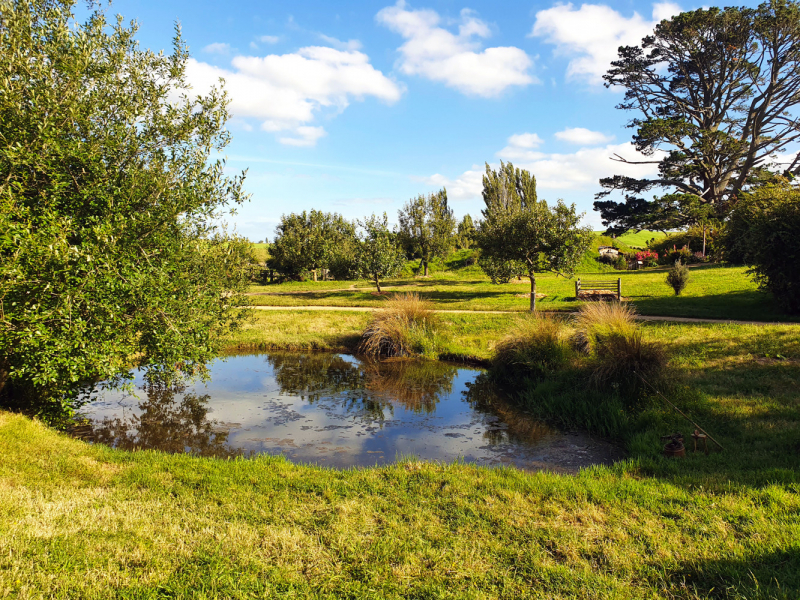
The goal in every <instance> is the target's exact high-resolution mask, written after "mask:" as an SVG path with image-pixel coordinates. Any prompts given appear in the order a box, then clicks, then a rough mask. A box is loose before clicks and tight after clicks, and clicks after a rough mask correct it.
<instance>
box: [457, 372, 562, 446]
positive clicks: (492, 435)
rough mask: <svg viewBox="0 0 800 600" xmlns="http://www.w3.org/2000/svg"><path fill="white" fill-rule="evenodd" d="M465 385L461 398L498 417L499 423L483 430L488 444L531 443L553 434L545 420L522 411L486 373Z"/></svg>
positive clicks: (478, 409)
mask: <svg viewBox="0 0 800 600" xmlns="http://www.w3.org/2000/svg"><path fill="white" fill-rule="evenodd" d="M466 385H467V390H466V391H465V392H464V393H463V394H464V400H466V401H467V402H468V403H469V405H470V406H471V407H472V409H473V410H475V411H477V412H479V413H483V414H489V415H492V416H494V417H495V418H497V419H498V422H499V424H500V426H498V427H489V428H488V429H487V430H486V431H484V433H483V437H484V438H486V439H487V440H488V441H489V442H490V443H492V444H499V443H501V442H505V441H511V442H524V443H531V442H535V441H536V440H540V439H542V438H544V437H547V436H548V435H552V434H553V430H552V429H551V428H550V427H548V426H547V425H546V424H545V423H543V422H542V421H540V420H538V419H536V418H535V417H533V416H532V415H530V414H527V413H524V412H522V411H521V410H520V407H519V406H514V405H512V404H511V403H510V402H509V401H508V399H507V398H506V397H505V396H504V395H503V394H502V393H501V392H500V391H499V390H498V389H497V386H496V385H495V384H493V383H492V382H491V380H490V379H489V376H488V375H487V374H486V373H481V374H480V375H478V376H477V377H476V378H475V381H473V382H471V383H469V382H468V383H467V384H466Z"/></svg>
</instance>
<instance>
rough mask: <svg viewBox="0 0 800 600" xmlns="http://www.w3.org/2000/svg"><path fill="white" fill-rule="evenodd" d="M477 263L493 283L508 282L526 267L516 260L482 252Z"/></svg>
mask: <svg viewBox="0 0 800 600" xmlns="http://www.w3.org/2000/svg"><path fill="white" fill-rule="evenodd" d="M478 265H479V266H480V268H481V269H482V270H483V272H484V273H486V275H487V276H488V277H489V279H491V280H492V283H494V284H495V285H498V284H503V283H508V282H509V281H511V280H512V279H514V277H517V276H518V275H521V274H522V273H524V272H525V271H526V270H527V269H526V268H525V265H524V264H523V263H521V262H519V261H517V260H502V259H500V258H497V257H495V256H492V255H485V254H482V255H481V257H480V258H479V259H478Z"/></svg>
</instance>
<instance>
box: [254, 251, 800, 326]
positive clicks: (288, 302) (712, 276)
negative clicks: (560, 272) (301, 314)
mask: <svg viewBox="0 0 800 600" xmlns="http://www.w3.org/2000/svg"><path fill="white" fill-rule="evenodd" d="M745 271H746V268H744V267H730V266H716V265H702V266H698V267H693V268H692V269H691V277H690V279H689V284H688V286H687V288H686V290H685V291H684V292H683V293H682V294H681V295H680V296H675V294H674V292H673V291H672V289H671V288H670V287H669V286H668V285H667V284H666V282H665V279H666V275H667V273H666V269H665V268H661V269H652V270H651V269H646V270H641V271H613V272H610V273H606V274H603V275H597V274H579V275H577V276H576V277H582V278H583V279H598V278H601V279H608V280H616V279H617V278H618V277H619V278H621V279H622V293H623V296H625V297H626V298H628V300H629V301H630V302H631V303H633V304H634V305H635V307H636V309H637V310H638V311H639V312H640V313H641V314H644V315H663V316H674V317H696V318H712V319H738V320H755V321H798V320H800V318H798V317H796V316H795V317H792V316H789V315H786V314H785V313H783V312H782V311H781V310H780V308H779V307H778V306H777V304H776V303H775V302H774V300H773V299H772V297H771V296H770V295H769V294H766V293H763V292H760V291H759V290H758V289H757V288H756V285H755V283H753V281H752V280H751V279H750V278H749V277H748V276H747V275H746V274H745ZM351 286H355V289H350V288H351ZM382 288H384V289H385V290H386V291H388V292H392V291H402V292H406V291H409V292H410V291H413V292H416V293H418V294H420V296H422V297H423V298H425V299H426V300H429V301H431V302H432V303H433V305H434V308H436V309H455V310H503V311H525V310H527V307H528V299H527V298H525V297H523V295H524V294H525V293H528V292H529V291H530V283H529V282H528V280H527V279H522V280H519V281H513V282H511V283H509V284H505V285H493V284H492V283H491V282H490V281H489V280H488V278H486V277H484V276H482V275H481V276H476V275H474V274H468V275H465V274H462V273H461V272H459V271H455V272H449V273H436V274H434V276H432V277H428V278H406V279H393V280H388V281H387V282H385V285H384V284H382ZM251 291H253V292H259V293H267V294H269V295H254V296H250V297H249V301H250V302H251V304H253V305H261V306H304V305H311V306H381V304H382V303H383V302H384V298H383V297H379V296H376V295H375V294H374V293H373V292H374V286H370V285H369V284H368V283H367V282H335V281H325V282H292V283H287V284H281V285H269V286H253V287H252V288H251ZM537 291H538V292H540V293H544V294H546V297H545V298H542V299H540V300H538V301H537V304H538V306H539V307H540V308H541V309H542V310H556V311H574V310H577V308H578V307H579V306H580V304H581V303H580V302H576V301H575V300H574V297H575V282H574V280H570V279H564V278H563V277H556V276H555V275H552V274H543V275H540V276H538V277H537Z"/></svg>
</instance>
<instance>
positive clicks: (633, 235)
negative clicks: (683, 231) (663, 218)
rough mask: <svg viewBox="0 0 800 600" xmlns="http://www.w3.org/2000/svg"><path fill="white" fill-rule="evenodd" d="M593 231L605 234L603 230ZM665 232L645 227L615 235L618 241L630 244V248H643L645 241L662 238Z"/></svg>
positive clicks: (601, 234) (645, 244)
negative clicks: (640, 229) (637, 230)
mask: <svg viewBox="0 0 800 600" xmlns="http://www.w3.org/2000/svg"><path fill="white" fill-rule="evenodd" d="M595 233H596V234H597V235H599V236H605V232H604V231H595ZM665 235H666V234H665V233H663V232H661V231H649V230H647V229H643V230H642V231H639V232H636V231H629V232H628V233H626V234H623V235H619V236H617V237H616V240H617V241H618V242H621V243H623V244H625V245H626V246H630V247H631V248H644V247H645V246H647V242H649V241H650V240H651V239H652V238H656V239H658V238H662V237H664V236H665Z"/></svg>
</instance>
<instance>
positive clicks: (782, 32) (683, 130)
mask: <svg viewBox="0 0 800 600" xmlns="http://www.w3.org/2000/svg"><path fill="white" fill-rule="evenodd" d="M604 79H605V80H606V85H607V86H608V87H612V86H613V87H616V86H619V87H622V88H624V89H625V98H624V100H623V102H622V103H620V104H619V106H618V108H620V109H622V110H627V111H633V112H635V113H637V116H635V117H634V118H633V119H632V120H631V121H630V123H629V127H631V128H633V129H635V130H636V133H635V134H634V136H633V144H634V145H635V147H636V149H637V150H638V151H640V152H641V153H643V154H644V155H645V156H646V157H649V158H647V159H645V160H643V161H628V160H624V159H621V158H619V157H618V159H619V160H620V162H624V163H636V164H647V163H650V164H653V165H655V166H657V169H658V174H657V175H655V176H653V177H646V178H635V177H626V176H622V175H615V176H613V177H608V178H605V179H601V180H600V183H601V185H602V186H603V187H604V188H605V190H604V191H602V192H600V193H599V194H598V195H597V196H598V201H597V202H595V210H598V211H600V213H601V215H602V218H603V223H604V225H606V226H608V227H609V229H610V230H611V231H612V232H616V233H621V232H624V231H625V230H628V229H657V230H666V229H672V228H676V227H682V226H685V225H691V224H695V223H698V222H702V221H703V220H704V219H705V220H708V219H712V218H717V219H719V218H724V217H725V216H726V215H727V214H728V213H729V211H730V209H731V208H732V206H733V205H734V204H735V202H736V200H737V198H738V197H739V196H740V195H741V191H742V190H743V189H746V188H747V186H748V185H749V184H751V183H752V182H753V181H754V180H758V179H761V178H763V177H764V176H765V172H766V171H769V170H770V169H774V168H776V166H779V167H780V168H782V169H783V170H784V171H786V172H788V173H792V174H797V173H798V172H799V171H800V154H794V155H792V156H791V157H790V158H789V159H788V161H787V162H786V163H783V164H782V165H774V164H772V163H773V158H772V157H773V156H775V155H776V154H777V153H780V152H782V151H784V150H786V149H787V147H789V146H790V145H791V144H792V143H793V142H796V141H798V139H800V121H798V119H797V117H796V115H795V113H794V110H795V108H796V106H797V104H798V102H800V8H798V4H797V3H796V2H793V1H791V0H771V1H769V2H765V3H763V4H761V5H760V6H759V7H758V8H746V7H742V8H735V7H733V8H725V9H720V8H708V9H699V10H695V11H691V12H685V13H681V14H679V15H677V16H675V17H672V18H671V19H669V20H664V21H661V23H659V24H658V25H656V27H655V30H654V32H653V34H652V35H650V36H647V37H645V38H644V39H643V40H642V42H641V44H639V45H637V46H625V47H621V48H620V49H619V60H617V61H615V62H613V63H612V68H611V69H610V70H609V71H608V73H607V74H606V75H605V76H604ZM766 176H767V177H768V176H769V174H768V173H766ZM654 189H664V190H667V191H668V192H669V193H667V194H666V195H664V196H662V197H660V198H658V197H655V198H654V199H653V200H647V199H645V198H643V197H642V196H643V195H644V194H645V193H646V192H649V191H651V190H654ZM613 191H621V192H623V193H624V195H625V202H624V203H618V202H614V201H611V200H602V198H604V197H605V196H607V195H608V194H610V193H611V192H613Z"/></svg>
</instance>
